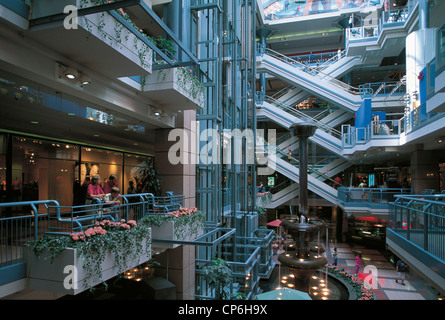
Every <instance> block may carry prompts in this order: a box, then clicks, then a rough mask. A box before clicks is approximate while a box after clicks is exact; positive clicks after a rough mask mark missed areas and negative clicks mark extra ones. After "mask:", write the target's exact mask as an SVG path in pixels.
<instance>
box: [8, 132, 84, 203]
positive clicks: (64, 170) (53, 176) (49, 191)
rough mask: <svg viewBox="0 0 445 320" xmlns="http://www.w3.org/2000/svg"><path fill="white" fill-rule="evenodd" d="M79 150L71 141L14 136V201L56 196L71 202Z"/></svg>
mask: <svg viewBox="0 0 445 320" xmlns="http://www.w3.org/2000/svg"><path fill="white" fill-rule="evenodd" d="M78 150H79V149H78V147H77V146H74V145H70V144H65V143H55V142H51V141H45V140H40V139H35V138H25V137H18V136H16V137H13V151H12V168H11V172H12V196H11V197H12V198H11V199H10V201H32V200H39V199H40V200H46V199H55V200H57V201H59V203H60V204H61V205H71V204H72V203H73V185H74V178H75V163H76V161H78V158H79V151H78ZM56 196H57V197H56Z"/></svg>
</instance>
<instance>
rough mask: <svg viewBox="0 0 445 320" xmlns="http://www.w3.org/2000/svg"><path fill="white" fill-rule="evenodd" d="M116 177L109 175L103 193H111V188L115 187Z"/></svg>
mask: <svg viewBox="0 0 445 320" xmlns="http://www.w3.org/2000/svg"><path fill="white" fill-rule="evenodd" d="M117 180H118V179H117V176H116V175H115V174H112V175H110V177H109V178H108V181H107V183H105V185H104V193H111V188H113V187H117Z"/></svg>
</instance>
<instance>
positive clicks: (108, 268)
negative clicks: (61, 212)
mask: <svg viewBox="0 0 445 320" xmlns="http://www.w3.org/2000/svg"><path fill="white" fill-rule="evenodd" d="M147 245H148V246H150V248H149V251H148V254H147V252H146V248H147ZM142 247H143V250H142V251H141V254H140V256H139V259H135V260H132V259H130V258H129V259H128V260H127V261H126V268H125V270H117V269H116V268H115V267H114V254H113V253H111V252H108V253H107V254H106V256H105V260H104V261H103V263H102V278H101V279H98V278H97V277H95V276H94V275H93V276H92V277H89V278H88V275H87V271H86V270H85V269H84V267H83V262H82V257H81V256H80V254H79V253H78V251H77V250H76V249H66V250H64V251H63V252H62V253H61V254H60V255H59V256H57V257H56V258H55V259H54V262H53V263H51V261H50V259H47V260H45V259H44V258H45V257H46V256H47V254H45V253H44V254H43V255H42V256H41V257H40V258H39V257H37V256H36V255H35V254H34V252H33V251H32V248H29V250H28V264H29V276H28V280H29V288H30V289H36V290H43V291H51V292H58V293H62V294H69V295H76V294H78V293H81V292H82V291H85V290H88V289H89V288H90V287H93V286H95V285H98V284H100V283H102V282H103V281H106V280H108V279H111V278H113V277H115V276H116V275H118V274H119V273H121V272H124V271H126V270H128V269H131V268H134V267H136V266H138V265H140V264H142V263H144V262H146V261H148V260H150V259H151V242H150V241H147V240H144V242H143V243H142ZM73 270H77V277H74V276H73V275H74V274H75V272H73ZM73 279H74V281H72V280H73Z"/></svg>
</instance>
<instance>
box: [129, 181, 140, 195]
mask: <svg viewBox="0 0 445 320" xmlns="http://www.w3.org/2000/svg"><path fill="white" fill-rule="evenodd" d="M136 193H138V190H137V189H136V187H135V186H134V182H133V181H129V182H128V188H127V194H136Z"/></svg>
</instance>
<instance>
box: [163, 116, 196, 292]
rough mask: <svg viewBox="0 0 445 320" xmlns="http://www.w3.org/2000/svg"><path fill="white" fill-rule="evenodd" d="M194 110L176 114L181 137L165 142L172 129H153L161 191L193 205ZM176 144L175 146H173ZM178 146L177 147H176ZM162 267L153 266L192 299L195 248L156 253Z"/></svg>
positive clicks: (184, 247) (186, 247) (188, 204)
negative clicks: (176, 161) (179, 195)
mask: <svg viewBox="0 0 445 320" xmlns="http://www.w3.org/2000/svg"><path fill="white" fill-rule="evenodd" d="M195 121H196V112H195V111H191V110H186V111H183V112H181V113H178V115H177V117H176V125H175V128H176V129H183V136H182V139H180V138H176V140H175V141H168V135H169V133H170V131H171V129H159V130H156V144H155V152H156V158H155V163H156V169H157V170H158V171H159V175H160V176H161V178H162V192H163V193H165V192H166V191H173V193H174V194H183V195H184V196H185V201H184V206H185V207H187V208H190V207H194V206H195V197H196V193H195V186H196V181H195V171H196V168H195V160H194V158H193V157H194V156H195V153H194V152H195V151H196V150H193V148H192V145H193V143H192V139H193V138H194V137H196V136H195V133H196V128H194V127H193V123H195ZM173 145H175V147H174V148H172V146H173ZM178 145H179V148H178ZM178 150H179V151H180V152H183V153H184V154H183V156H182V157H181V159H182V162H179V163H177V164H172V163H171V162H170V159H169V154H170V156H171V158H176V157H177V151H178ZM155 259H156V261H158V262H160V264H161V266H160V267H159V268H156V270H157V271H156V273H157V275H159V276H161V277H164V278H166V279H167V280H168V281H170V282H172V283H173V284H174V285H175V286H176V290H177V292H176V295H177V299H178V300H193V299H194V298H195V276H194V274H195V263H194V262H195V247H194V246H184V245H181V246H179V247H177V248H175V249H168V250H167V251H165V252H163V253H162V254H160V255H158V256H155Z"/></svg>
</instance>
